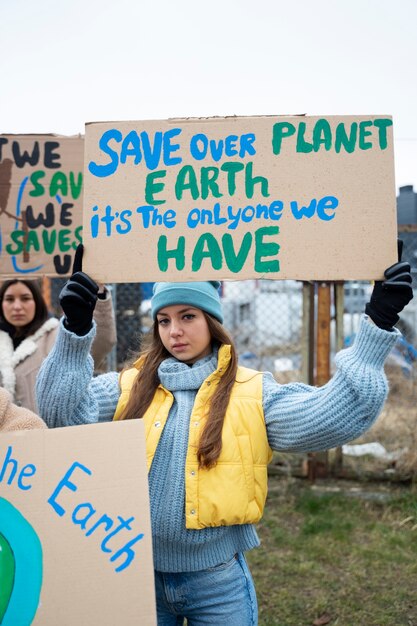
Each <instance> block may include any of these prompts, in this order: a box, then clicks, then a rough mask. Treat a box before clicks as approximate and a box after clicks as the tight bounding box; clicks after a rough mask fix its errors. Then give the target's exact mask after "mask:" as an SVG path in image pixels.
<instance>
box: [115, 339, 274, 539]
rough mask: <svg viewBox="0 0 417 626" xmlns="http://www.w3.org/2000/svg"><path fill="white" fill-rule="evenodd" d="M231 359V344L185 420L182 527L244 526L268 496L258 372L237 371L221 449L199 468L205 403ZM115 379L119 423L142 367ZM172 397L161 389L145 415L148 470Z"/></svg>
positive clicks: (259, 512) (266, 449)
mask: <svg viewBox="0 0 417 626" xmlns="http://www.w3.org/2000/svg"><path fill="white" fill-rule="evenodd" d="M229 359H230V346H227V345H223V346H221V348H220V350H219V358H218V367H217V370H216V371H215V372H213V374H211V375H210V376H209V377H208V378H206V380H205V381H204V383H203V384H202V386H201V387H200V389H199V391H198V393H197V396H196V399H195V403H194V408H193V411H192V413H191V416H190V429H189V439H188V452H187V458H186V463H185V525H186V528H190V529H199V528H205V527H206V526H225V525H226V526H229V525H232V524H249V523H251V524H252V523H255V522H257V521H258V520H259V519H260V518H261V517H262V513H263V509H264V505H265V500H266V495H267V485H268V477H267V465H268V463H269V461H270V460H271V458H272V450H271V448H270V447H269V444H268V439H267V434H266V426H265V420H264V414H263V408H262V373H260V372H256V371H255V370H250V369H247V368H245V367H239V368H238V372H237V376H236V383H235V385H234V386H233V389H232V393H231V398H230V403H229V406H228V409H227V411H226V415H225V419H224V425H223V432H222V451H221V454H220V456H219V459H218V462H217V464H216V466H215V467H212V468H211V469H208V470H207V469H200V468H199V467H198V461H197V449H198V443H199V439H200V435H201V432H202V430H203V428H204V425H205V423H206V420H207V412H208V407H209V404H210V399H211V397H212V395H213V393H214V390H215V388H216V386H217V384H218V382H219V380H220V378H221V376H222V373H223V372H224V371H225V369H226V367H227V365H228V363H229ZM142 363H143V360H142V359H139V360H138V361H136V363H135V364H134V367H133V368H131V369H129V370H126V371H124V372H122V374H121V376H120V386H121V396H120V398H119V402H118V405H117V407H116V412H115V414H114V418H113V419H114V420H117V419H119V417H120V415H121V413H122V411H123V409H124V407H125V406H126V403H127V401H128V398H129V394H130V390H131V388H132V385H133V382H134V380H135V378H136V376H137V374H138V370H140V368H141V366H142ZM173 400H174V398H173V395H172V394H171V393H170V392H169V391H167V390H166V389H165V388H164V387H163V386H162V385H159V387H158V388H157V390H156V392H155V396H154V399H153V401H152V403H151V405H150V407H149V408H148V410H147V411H146V413H145V415H144V417H143V419H144V421H145V434H146V452H147V461H148V470H149V469H150V467H151V464H152V460H153V457H154V454H155V451H156V448H157V446H158V442H159V438H160V436H161V433H162V430H163V428H164V426H165V423H166V420H167V418H168V413H169V410H170V408H171V406H172V403H173Z"/></svg>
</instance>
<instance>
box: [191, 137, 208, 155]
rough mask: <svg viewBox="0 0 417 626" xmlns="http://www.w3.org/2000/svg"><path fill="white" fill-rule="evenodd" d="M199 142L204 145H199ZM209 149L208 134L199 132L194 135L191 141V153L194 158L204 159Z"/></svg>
mask: <svg viewBox="0 0 417 626" xmlns="http://www.w3.org/2000/svg"><path fill="white" fill-rule="evenodd" d="M199 143H201V144H202V147H201V148H200V147H199ZM207 150H208V139H207V137H206V135H204V134H203V133H198V134H197V135H193V137H191V141H190V153H191V156H192V157H193V159H195V160H196V161H202V160H203V159H205V158H206V156H207Z"/></svg>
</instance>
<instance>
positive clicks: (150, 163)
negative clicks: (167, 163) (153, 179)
mask: <svg viewBox="0 0 417 626" xmlns="http://www.w3.org/2000/svg"><path fill="white" fill-rule="evenodd" d="M140 136H141V139H142V149H143V155H144V157H145V163H146V167H147V168H148V169H149V170H155V169H156V168H157V167H158V165H159V161H160V159H161V150H162V133H161V131H159V130H158V131H157V132H156V133H155V137H154V144H153V151H152V147H151V142H150V141H149V135H148V133H147V132H146V131H145V130H144V131H142V132H141V134H140Z"/></svg>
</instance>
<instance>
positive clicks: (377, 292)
mask: <svg viewBox="0 0 417 626" xmlns="http://www.w3.org/2000/svg"><path fill="white" fill-rule="evenodd" d="M401 250H402V241H399V242H398V257H399V262H398V263H394V265H391V267H389V268H388V269H387V270H385V272H384V276H385V279H386V280H384V281H376V282H375V285H374V289H373V291H372V295H371V300H370V302H368V304H367V305H366V307H365V313H367V315H369V317H370V318H371V319H372V320H373V321H374V322H375V324H376V325H377V326H379V327H380V328H383V329H384V330H392V328H393V326H394V324H396V323H397V322H398V320H399V319H400V318H399V315H398V313H401V311H402V310H403V308H404V307H405V306H406V305H407V304H408V303H409V302H410V300H412V298H413V289H412V287H411V283H412V280H413V279H412V277H411V273H410V269H411V268H410V264H409V263H401Z"/></svg>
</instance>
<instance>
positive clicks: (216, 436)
mask: <svg viewBox="0 0 417 626" xmlns="http://www.w3.org/2000/svg"><path fill="white" fill-rule="evenodd" d="M203 314H204V317H205V318H206V321H207V325H208V328H209V331H210V335H211V340H212V342H213V343H216V344H219V345H222V344H228V345H230V346H231V354H230V362H229V365H228V367H227V369H226V371H225V372H224V373H223V375H222V377H221V378H220V381H219V384H218V385H217V387H216V390H215V392H214V394H213V397H212V399H211V403H210V407H209V412H208V419H207V422H206V425H205V427H204V430H203V432H202V433H201V438H200V442H199V446H198V450H197V459H198V462H199V465H200V467H204V468H207V469H208V468H210V467H213V466H214V465H215V464H216V462H217V459H218V458H219V456H220V452H221V449H222V428H223V422H224V416H225V414H226V409H227V406H228V404H229V400H230V394H231V391H232V387H233V385H234V383H235V381H236V372H237V365H238V360H237V354H236V350H235V347H234V344H233V341H232V339H231V337H230V335H229V334H228V333H227V332H226V330H225V329H224V328H223V326H222V325H221V324H220V322H219V321H217V320H216V319H215V318H214V317H212V316H211V315H209V314H208V313H205V312H204V311H203ZM148 337H150V338H151V341H150V346H149V347H148V348H145V350H144V351H142V353H141V355H140V356H144V358H145V360H144V364H143V367H142V368H141V370H140V371H139V374H138V375H137V377H136V379H135V382H134V383H133V386H132V389H131V392H130V396H129V400H128V402H127V405H126V407H125V409H124V411H123V413H122V415H121V417H120V419H138V418H141V417H143V416H144V414H145V413H146V411H147V409H148V408H149V406H150V404H151V402H152V399H153V397H154V395H155V391H156V389H157V387H158V385H159V382H160V381H159V378H158V367H159V365H160V364H161V362H162V361H163V360H164V359H166V358H168V357H170V356H171V354H170V353H169V352H168V350H166V348H165V347H164V345H163V344H162V341H161V338H160V336H159V331H158V326H157V324H154V325H153V328H152V329H151V331H150V332H149V335H148Z"/></svg>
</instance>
